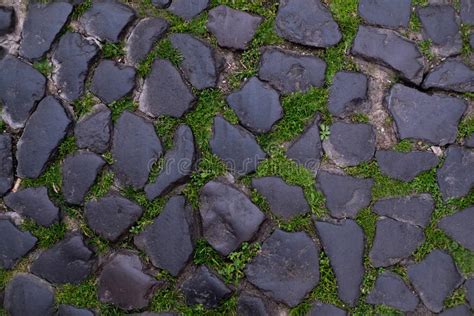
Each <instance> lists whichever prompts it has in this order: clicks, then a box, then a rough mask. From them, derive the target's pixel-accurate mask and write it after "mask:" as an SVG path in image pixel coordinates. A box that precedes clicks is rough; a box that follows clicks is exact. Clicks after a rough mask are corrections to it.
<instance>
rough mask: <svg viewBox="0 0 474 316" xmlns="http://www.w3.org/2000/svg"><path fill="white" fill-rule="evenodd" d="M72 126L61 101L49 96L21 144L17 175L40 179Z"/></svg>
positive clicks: (38, 110)
mask: <svg viewBox="0 0 474 316" xmlns="http://www.w3.org/2000/svg"><path fill="white" fill-rule="evenodd" d="M70 125H71V119H70V118H69V116H68V115H67V113H66V110H65V109H64V108H63V106H62V105H61V103H59V101H58V100H57V99H56V98H54V97H52V96H48V97H46V98H44V99H43V100H42V101H41V102H40V104H38V107H37V108H36V111H35V112H34V113H33V114H32V115H31V116H30V118H29V119H28V122H27V123H26V125H25V129H24V130H23V134H22V135H21V137H20V140H19V141H18V143H17V151H16V159H17V161H18V165H17V168H16V172H17V175H18V177H20V178H33V179H36V178H38V177H39V176H40V175H41V174H42V173H43V171H44V169H45V168H46V164H47V163H48V160H49V159H50V158H51V156H52V155H53V154H54V152H55V151H56V149H57V148H58V146H59V144H60V143H61V141H62V140H63V139H64V137H66V134H67V132H68V130H69V127H70Z"/></svg>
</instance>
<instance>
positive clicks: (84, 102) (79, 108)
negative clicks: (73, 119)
mask: <svg viewBox="0 0 474 316" xmlns="http://www.w3.org/2000/svg"><path fill="white" fill-rule="evenodd" d="M98 103H100V101H98V99H96V98H95V97H94V95H93V94H92V93H89V92H88V93H86V94H85V95H84V96H83V97H82V98H80V99H78V100H76V101H74V103H73V107H74V112H75V114H76V116H77V117H78V118H81V117H82V116H84V115H86V114H87V113H89V112H90V111H91V109H92V107H93V106H94V105H96V104H98Z"/></svg>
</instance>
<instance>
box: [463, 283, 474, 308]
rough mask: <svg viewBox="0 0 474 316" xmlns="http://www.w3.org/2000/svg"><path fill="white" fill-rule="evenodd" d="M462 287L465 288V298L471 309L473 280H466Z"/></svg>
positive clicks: (473, 304) (473, 299) (473, 302)
mask: <svg viewBox="0 0 474 316" xmlns="http://www.w3.org/2000/svg"><path fill="white" fill-rule="evenodd" d="M464 287H465V288H466V298H467V301H468V302H469V305H471V308H473V307H474V278H471V279H468V280H466V282H465V283H464Z"/></svg>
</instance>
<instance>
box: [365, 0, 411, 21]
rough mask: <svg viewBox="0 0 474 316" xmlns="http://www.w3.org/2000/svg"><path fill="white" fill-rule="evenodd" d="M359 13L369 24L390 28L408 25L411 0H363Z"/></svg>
mask: <svg viewBox="0 0 474 316" xmlns="http://www.w3.org/2000/svg"><path fill="white" fill-rule="evenodd" d="M359 14H360V16H361V17H362V19H364V20H365V21H366V22H367V23H368V24H374V25H379V26H382V27H388V28H400V27H407V26H408V22H409V21H410V14H411V0H398V1H393V0H361V1H360V2H359Z"/></svg>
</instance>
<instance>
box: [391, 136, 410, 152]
mask: <svg viewBox="0 0 474 316" xmlns="http://www.w3.org/2000/svg"><path fill="white" fill-rule="evenodd" d="M393 150H396V151H399V152H402V153H408V152H410V151H412V150H413V143H412V142H411V141H410V140H408V139H403V140H401V141H400V142H398V143H397V144H396V145H395V146H393Z"/></svg>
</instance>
